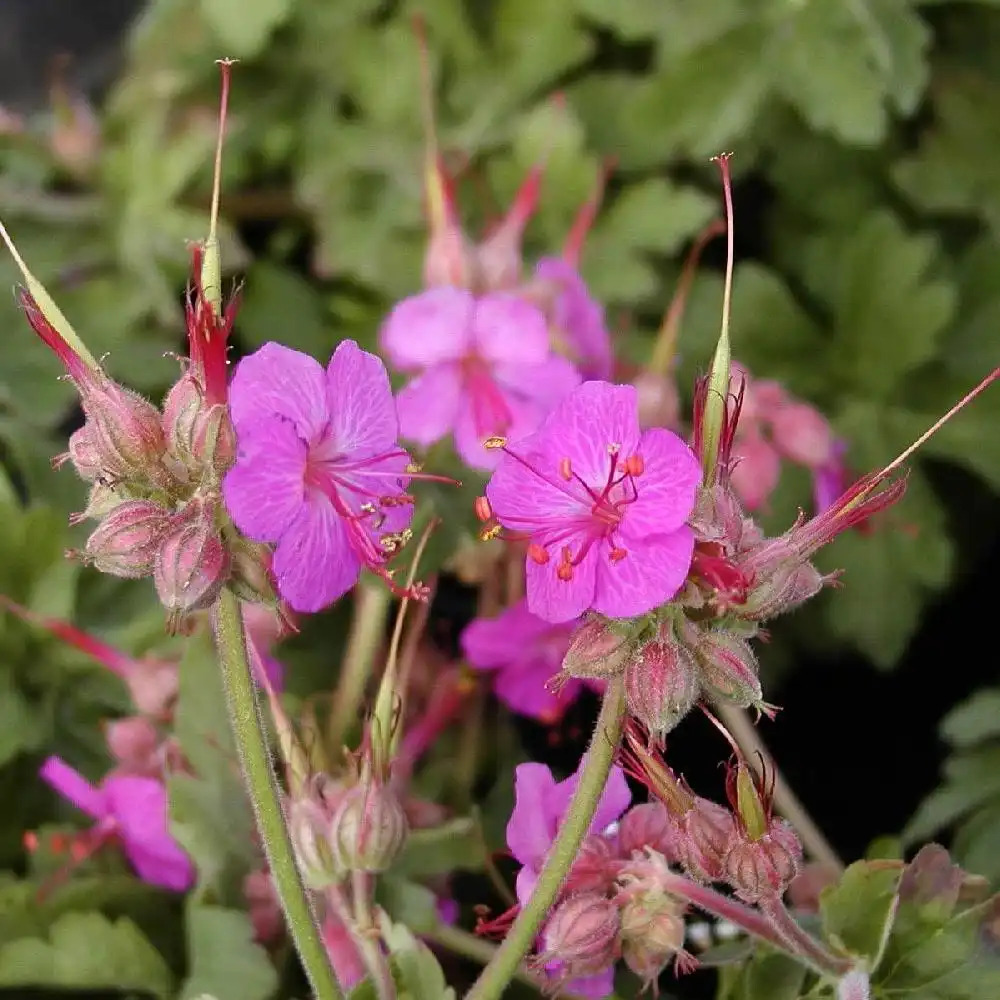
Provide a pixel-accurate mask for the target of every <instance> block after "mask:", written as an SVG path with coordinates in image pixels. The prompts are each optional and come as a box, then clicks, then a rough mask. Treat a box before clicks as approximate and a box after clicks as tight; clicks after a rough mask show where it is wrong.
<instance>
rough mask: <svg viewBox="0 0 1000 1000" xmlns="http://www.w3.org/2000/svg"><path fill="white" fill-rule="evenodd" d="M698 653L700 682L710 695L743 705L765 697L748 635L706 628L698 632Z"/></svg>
mask: <svg viewBox="0 0 1000 1000" xmlns="http://www.w3.org/2000/svg"><path fill="white" fill-rule="evenodd" d="M695 656H696V658H697V661H698V673H699V676H700V680H701V686H702V689H703V691H704V692H705V694H706V695H707V696H708V697H709V698H711V699H713V700H715V701H723V702H729V703H731V704H734V705H737V706H739V707H740V708H749V707H750V706H751V705H757V704H760V702H761V701H762V700H763V692H762V691H761V687H760V679H759V678H758V677H757V658H756V657H755V656H754V654H753V650H752V649H751V648H750V644H749V643H748V642H747V641H746V640H745V639H741V638H740V637H739V636H737V635H733V634H732V633H731V632H726V631H723V630H721V629H707V630H705V631H702V632H700V633H699V635H698V640H697V644H696V645H695Z"/></svg>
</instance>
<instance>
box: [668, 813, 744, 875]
mask: <svg viewBox="0 0 1000 1000" xmlns="http://www.w3.org/2000/svg"><path fill="white" fill-rule="evenodd" d="M735 836H736V824H735V823H734V822H733V817H732V814H731V813H730V812H729V810H728V809H725V808H724V807H723V806H720V805H719V804H718V803H716V802H712V801H711V800H710V799H704V798H701V797H700V796H699V797H698V798H696V799H695V800H694V804H693V805H692V806H691V808H690V809H689V810H688V811H687V812H686V813H685V814H684V815H683V816H682V817H681V818H680V820H679V822H678V836H677V858H678V860H679V861H680V863H681V865H682V867H683V868H684V870H685V871H686V872H687V873H688V875H690V876H691V877H692V878H695V879H698V880H699V881H701V882H714V881H715V880H716V879H718V878H719V877H720V876H721V875H722V872H723V870H724V862H725V858H726V854H727V853H728V852H729V847H730V845H731V843H732V840H733V838H734V837H735Z"/></svg>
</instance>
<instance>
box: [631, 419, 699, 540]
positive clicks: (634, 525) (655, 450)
mask: <svg viewBox="0 0 1000 1000" xmlns="http://www.w3.org/2000/svg"><path fill="white" fill-rule="evenodd" d="M638 454H639V455H640V456H641V458H642V462H643V470H642V475H640V476H637V477H636V478H635V488H636V494H637V495H636V499H635V502H634V503H631V504H629V505H628V507H627V508H626V509H625V516H624V518H623V519H622V529H621V530H622V534H623V536H624V537H625V539H626V540H628V541H632V542H634V543H636V544H639V543H641V542H642V541H643V539H645V538H646V537H648V536H649V535H662V534H666V533H668V532H671V531H673V530H674V529H675V528H679V527H680V526H681V525H682V524H684V522H685V521H686V520H687V519H688V518H689V517H690V516H691V511H692V510H693V509H694V501H695V494H696V493H697V490H698V484H699V483H700V482H701V465H700V463H699V462H698V459H697V458H696V457H695V454H694V452H693V451H692V450H691V449H690V448H689V447H688V445H687V444H686V443H685V442H684V441H683V440H682V439H681V438H680V437H678V436H677V435H676V434H674V432H673V431H668V430H664V429H663V428H662V427H655V428H653V429H652V430H648V431H646V432H645V433H644V434H643V435H642V438H641V440H640V441H639V447H638ZM625 457H626V458H627V457H628V456H625Z"/></svg>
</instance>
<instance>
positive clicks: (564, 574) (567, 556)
mask: <svg viewBox="0 0 1000 1000" xmlns="http://www.w3.org/2000/svg"><path fill="white" fill-rule="evenodd" d="M556 576H558V577H559V579H560V580H562V581H563V582H564V583H569V581H570V580H572V579H573V557H572V554H571V553H570V550H569V546H568V545H564V546H563V550H562V559H561V560H560V562H559V565H558V567H557V568H556Z"/></svg>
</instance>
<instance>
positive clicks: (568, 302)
mask: <svg viewBox="0 0 1000 1000" xmlns="http://www.w3.org/2000/svg"><path fill="white" fill-rule="evenodd" d="M535 277H536V278H537V279H538V280H539V281H541V282H542V283H543V284H545V285H548V286H550V287H551V288H552V289H553V291H554V298H553V300H552V305H551V307H550V315H549V319H550V322H551V324H552V326H553V327H554V331H553V334H554V337H555V339H556V340H557V342H560V343H561V345H562V346H563V347H564V348H565V349H566V352H567V353H568V354H569V356H570V357H571V358H572V359H573V360H574V361H575V362H576V364H577V367H578V368H579V370H580V372H581V374H582V375H583V376H584V377H585V378H610V377H611V369H612V366H613V363H614V357H613V355H612V352H611V337H610V335H609V334H608V329H607V327H606V326H605V325H604V307H603V306H602V305H601V304H600V303H599V302H598V301H597V300H596V299H594V298H593V297H592V296H591V294H590V292H589V291H588V290H587V286H586V284H585V283H584V280H583V278H581V277H580V273H579V271H577V270H576V268H575V267H573V265H572V264H570V263H569V262H568V261H567V260H565V259H563V258H562V257H543V258H542V259H541V260H540V261H539V262H538V263H537V264H536V265H535Z"/></svg>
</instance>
